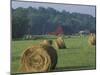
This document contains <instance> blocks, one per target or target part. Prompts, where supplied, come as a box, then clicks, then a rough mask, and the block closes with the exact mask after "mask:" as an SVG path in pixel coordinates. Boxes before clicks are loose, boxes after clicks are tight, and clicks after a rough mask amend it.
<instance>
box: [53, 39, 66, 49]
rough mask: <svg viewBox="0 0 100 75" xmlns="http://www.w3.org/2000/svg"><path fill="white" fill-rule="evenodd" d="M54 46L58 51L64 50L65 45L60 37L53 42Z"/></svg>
mask: <svg viewBox="0 0 100 75" xmlns="http://www.w3.org/2000/svg"><path fill="white" fill-rule="evenodd" d="M54 43H55V46H56V47H57V48H58V49H65V48H66V45H65V42H64V40H63V38H62V37H58V38H57V39H56V40H55V42H54Z"/></svg>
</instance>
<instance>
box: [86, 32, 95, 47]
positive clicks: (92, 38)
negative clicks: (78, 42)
mask: <svg viewBox="0 0 100 75" xmlns="http://www.w3.org/2000/svg"><path fill="white" fill-rule="evenodd" d="M88 43H89V45H90V46H93V45H96V37H95V34H93V33H91V34H90V35H89V38H88Z"/></svg>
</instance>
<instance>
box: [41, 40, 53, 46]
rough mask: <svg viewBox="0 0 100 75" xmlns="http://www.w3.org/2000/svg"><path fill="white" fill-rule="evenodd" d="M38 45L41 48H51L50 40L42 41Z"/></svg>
mask: <svg viewBox="0 0 100 75" xmlns="http://www.w3.org/2000/svg"><path fill="white" fill-rule="evenodd" d="M40 45H42V46H51V45H52V40H43V41H42V42H41V43H40Z"/></svg>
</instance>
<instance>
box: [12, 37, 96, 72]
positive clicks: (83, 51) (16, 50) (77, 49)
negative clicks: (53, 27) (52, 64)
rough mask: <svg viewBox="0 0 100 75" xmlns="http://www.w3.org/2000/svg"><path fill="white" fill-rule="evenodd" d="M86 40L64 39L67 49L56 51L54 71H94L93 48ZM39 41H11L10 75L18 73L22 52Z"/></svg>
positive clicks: (82, 38)
mask: <svg viewBox="0 0 100 75" xmlns="http://www.w3.org/2000/svg"><path fill="white" fill-rule="evenodd" d="M52 40H55V39H52ZM87 40H88V38H87V36H83V37H71V38H65V39H64V41H65V43H66V46H67V49H58V50H57V54H58V63H57V66H56V69H55V70H54V71H63V70H66V71H68V70H80V69H82V70H84V69H95V66H96V63H95V60H96V59H95V58H96V57H95V56H96V55H95V52H96V50H95V46H93V47H90V46H89V45H88V42H87ZM40 41H42V40H41V39H39V40H22V41H21V40H19V41H12V49H11V52H12V53H11V57H12V63H11V70H12V73H14V72H19V71H18V68H19V66H20V57H21V54H22V52H23V51H24V50H25V49H26V48H28V47H31V46H32V45H37V44H38V43H39V42H40ZM53 46H54V45H53Z"/></svg>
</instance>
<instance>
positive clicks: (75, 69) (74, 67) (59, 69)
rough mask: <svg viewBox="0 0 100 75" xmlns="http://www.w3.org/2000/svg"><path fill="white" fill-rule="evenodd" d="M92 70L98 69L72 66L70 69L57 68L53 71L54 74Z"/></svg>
mask: <svg viewBox="0 0 100 75" xmlns="http://www.w3.org/2000/svg"><path fill="white" fill-rule="evenodd" d="M92 69H96V67H94V66H70V67H57V68H55V70H53V72H60V71H77V70H92ZM51 72H52V71H51Z"/></svg>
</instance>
